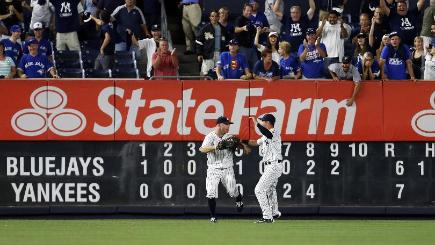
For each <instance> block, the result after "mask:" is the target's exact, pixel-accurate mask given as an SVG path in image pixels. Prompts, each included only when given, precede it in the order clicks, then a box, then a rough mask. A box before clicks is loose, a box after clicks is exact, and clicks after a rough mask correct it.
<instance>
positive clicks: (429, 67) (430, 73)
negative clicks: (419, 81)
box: [424, 44, 435, 80]
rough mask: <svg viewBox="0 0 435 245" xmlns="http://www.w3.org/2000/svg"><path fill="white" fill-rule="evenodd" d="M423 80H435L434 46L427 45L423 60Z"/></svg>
mask: <svg viewBox="0 0 435 245" xmlns="http://www.w3.org/2000/svg"><path fill="white" fill-rule="evenodd" d="M424 66H425V68H424V80H435V46H432V45H431V44H430V45H429V49H428V50H427V54H426V57H425V62H424Z"/></svg>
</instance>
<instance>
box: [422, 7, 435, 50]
mask: <svg viewBox="0 0 435 245" xmlns="http://www.w3.org/2000/svg"><path fill="white" fill-rule="evenodd" d="M429 2H430V6H429V7H427V8H426V9H425V10H424V15H423V24H422V27H421V33H420V36H422V37H423V47H425V48H427V47H429V44H431V43H432V33H431V26H432V24H434V22H435V0H430V1H429ZM429 51H430V50H429Z"/></svg>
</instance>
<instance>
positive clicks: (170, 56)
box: [152, 39, 178, 77]
mask: <svg viewBox="0 0 435 245" xmlns="http://www.w3.org/2000/svg"><path fill="white" fill-rule="evenodd" d="M152 62H153V68H154V76H155V77H156V76H176V75H177V70H178V57H177V54H176V53H175V50H173V51H172V52H170V51H169V46H168V42H167V41H166V40H164V39H163V40H160V42H159V48H158V49H157V51H156V52H155V53H154V54H153V61H152Z"/></svg>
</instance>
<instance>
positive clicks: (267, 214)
mask: <svg viewBox="0 0 435 245" xmlns="http://www.w3.org/2000/svg"><path fill="white" fill-rule="evenodd" d="M283 168H284V167H283V164H282V162H281V163H278V162H275V163H272V164H269V165H266V166H265V167H264V173H263V175H262V176H261V177H260V180H259V181H258V183H257V185H256V186H255V196H256V197H257V199H258V203H259V204H260V207H261V211H262V213H263V218H265V219H272V217H273V215H275V214H277V212H278V198H277V195H276V185H277V184H278V178H279V177H280V176H281V175H282V171H283Z"/></svg>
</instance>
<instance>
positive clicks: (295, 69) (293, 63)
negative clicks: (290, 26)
mask: <svg viewBox="0 0 435 245" xmlns="http://www.w3.org/2000/svg"><path fill="white" fill-rule="evenodd" d="M290 51H291V50H290V43H289V42H285V41H284V42H280V43H279V49H278V53H279V55H280V56H281V59H280V61H279V65H280V70H281V78H282V79H300V78H301V66H300V64H299V59H298V58H297V57H295V56H292V55H290Z"/></svg>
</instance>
